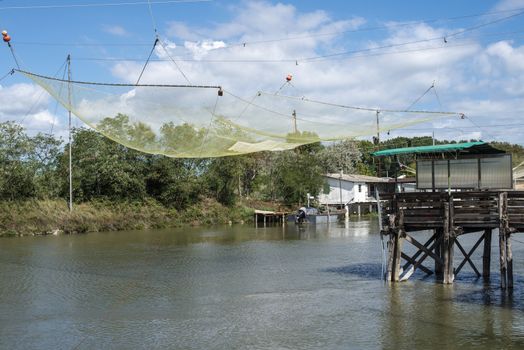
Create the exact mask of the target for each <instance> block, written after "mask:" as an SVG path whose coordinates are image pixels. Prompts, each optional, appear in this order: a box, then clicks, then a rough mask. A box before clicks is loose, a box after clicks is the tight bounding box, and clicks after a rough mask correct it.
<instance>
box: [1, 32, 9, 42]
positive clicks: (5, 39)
mask: <svg viewBox="0 0 524 350" xmlns="http://www.w3.org/2000/svg"><path fill="white" fill-rule="evenodd" d="M2 36H3V39H4V42H5V43H9V42H10V41H11V37H10V36H9V34H7V31H6V30H4V31H3V32H2Z"/></svg>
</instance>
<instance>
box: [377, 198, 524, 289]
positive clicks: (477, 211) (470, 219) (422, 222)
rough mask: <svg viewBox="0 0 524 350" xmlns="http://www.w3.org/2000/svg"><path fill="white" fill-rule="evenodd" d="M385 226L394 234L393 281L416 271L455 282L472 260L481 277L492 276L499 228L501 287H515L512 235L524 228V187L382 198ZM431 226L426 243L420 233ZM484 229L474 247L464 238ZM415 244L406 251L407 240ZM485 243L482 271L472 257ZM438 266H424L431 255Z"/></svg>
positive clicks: (385, 232) (391, 248)
mask: <svg viewBox="0 0 524 350" xmlns="http://www.w3.org/2000/svg"><path fill="white" fill-rule="evenodd" d="M382 200H384V202H383V204H382V205H383V209H382V210H383V218H384V220H383V230H382V234H383V235H386V236H387V237H388V270H387V279H388V280H389V281H393V282H396V281H401V280H406V279H408V278H409V277H410V276H411V275H412V274H413V272H414V271H415V270H417V269H418V270H421V271H424V272H425V273H427V274H433V273H434V274H436V276H437V279H438V280H440V281H442V282H443V283H446V284H448V283H453V280H454V278H455V276H456V275H458V274H459V273H460V271H461V270H462V268H463V267H464V266H465V265H466V264H468V265H469V266H471V268H472V269H473V271H474V272H475V273H476V274H477V276H478V277H481V276H482V277H484V279H486V280H489V278H490V265H491V239H492V234H493V230H494V229H498V232H499V253H500V256H499V262H500V273H501V287H502V288H503V289H507V288H509V289H511V288H513V256H512V251H511V235H512V234H514V233H516V232H524V191H504V192H502V191H489V192H487V191H486V192H451V193H450V194H448V193H443V192H437V193H433V192H414V193H397V194H394V195H389V196H384V195H383V196H382ZM427 230H431V231H432V232H433V234H432V235H431V237H430V238H429V240H427V241H426V242H420V241H419V240H417V239H416V238H415V237H416V236H417V235H416V232H420V231H427ZM474 233H479V238H478V239H477V241H476V243H475V244H474V245H473V246H472V247H471V248H470V249H469V250H468V249H465V247H464V246H463V245H462V243H461V242H460V240H459V238H460V237H461V236H462V235H464V234H474ZM404 242H406V243H409V244H411V245H413V246H414V247H415V248H416V250H417V252H416V253H415V254H414V255H411V256H409V255H407V254H406V253H404V252H402V245H403V243H404ZM482 243H484V244H483V266H482V272H480V271H479V269H478V268H477V267H476V266H475V264H474V263H473V261H472V260H471V256H472V254H473V253H474V252H475V251H476V250H477V248H479V247H480V246H481V244H482ZM455 247H456V248H457V249H458V251H459V252H460V255H461V257H460V263H459V264H458V265H456V267H455V265H454V248H455ZM428 258H429V259H430V260H433V263H434V264H433V266H432V267H430V266H428V265H427V264H426V265H423V263H424V262H425V260H426V259H428Z"/></svg>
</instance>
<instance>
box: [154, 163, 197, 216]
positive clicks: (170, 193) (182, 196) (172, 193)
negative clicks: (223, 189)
mask: <svg viewBox="0 0 524 350" xmlns="http://www.w3.org/2000/svg"><path fill="white" fill-rule="evenodd" d="M148 163H149V165H148V169H147V179H146V188H147V193H148V195H150V196H152V197H153V198H156V199H157V200H158V201H160V202H161V203H162V204H164V205H165V206H169V207H174V208H176V209H178V210H182V209H185V208H186V207H187V206H189V205H191V204H194V203H196V202H198V200H199V199H200V195H201V194H203V190H202V183H201V181H200V179H199V178H198V177H197V173H196V169H195V168H194V167H193V161H190V160H185V159H173V158H168V157H163V156H152V157H150V160H149V162H148Z"/></svg>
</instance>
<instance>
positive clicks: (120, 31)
mask: <svg viewBox="0 0 524 350" xmlns="http://www.w3.org/2000/svg"><path fill="white" fill-rule="evenodd" d="M102 29H103V30H104V32H106V33H109V34H111V35H114V36H121V37H122V36H128V35H129V32H128V31H127V30H126V29H125V28H124V27H122V26H119V25H105V26H103V27H102Z"/></svg>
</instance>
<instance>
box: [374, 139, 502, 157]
mask: <svg viewBox="0 0 524 350" xmlns="http://www.w3.org/2000/svg"><path fill="white" fill-rule="evenodd" d="M447 152H462V153H480V154H486V153H504V151H501V150H498V149H496V148H494V147H492V146H490V145H489V144H488V143H486V142H484V141H477V142H464V143H450V144H446V145H434V146H433V145H431V146H419V147H404V148H394V149H385V150H382V151H377V152H375V153H373V155H374V156H376V157H383V156H395V155H399V154H428V153H447Z"/></svg>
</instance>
